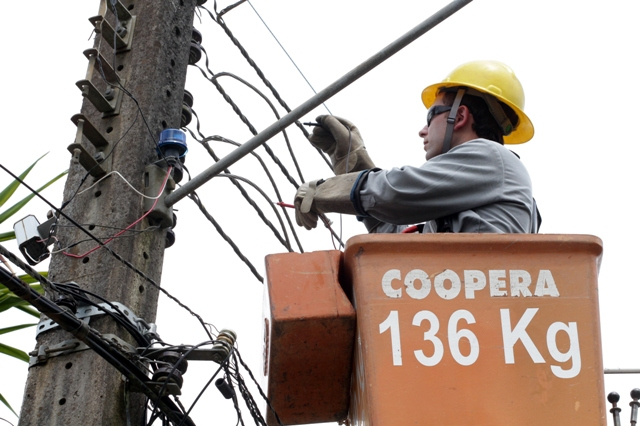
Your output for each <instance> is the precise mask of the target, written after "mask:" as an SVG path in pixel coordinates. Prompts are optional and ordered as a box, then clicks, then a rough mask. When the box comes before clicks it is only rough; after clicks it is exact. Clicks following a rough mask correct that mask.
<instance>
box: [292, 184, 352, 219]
mask: <svg viewBox="0 0 640 426" xmlns="http://www.w3.org/2000/svg"><path fill="white" fill-rule="evenodd" d="M359 174H360V173H359V172H356V173H349V174H346V175H341V176H336V177H332V178H329V179H327V180H324V181H323V180H322V179H320V180H314V181H311V182H307V183H303V184H302V185H300V187H299V188H298V192H296V196H295V198H294V200H293V204H294V206H295V207H296V223H297V224H298V225H299V226H304V227H305V228H306V229H313V228H315V227H316V226H317V224H318V215H320V214H324V213H330V212H333V213H344V214H356V210H355V208H354V207H353V204H351V188H352V187H353V184H354V183H355V182H356V179H357V178H358V175H359Z"/></svg>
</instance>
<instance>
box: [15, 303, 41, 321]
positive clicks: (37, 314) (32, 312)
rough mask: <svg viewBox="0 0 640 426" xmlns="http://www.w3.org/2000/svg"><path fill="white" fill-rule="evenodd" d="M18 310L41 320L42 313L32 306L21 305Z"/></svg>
mask: <svg viewBox="0 0 640 426" xmlns="http://www.w3.org/2000/svg"><path fill="white" fill-rule="evenodd" d="M16 309H18V310H20V311H22V312H24V313H26V314H29V315H32V316H34V317H36V318H40V312H39V311H38V310H37V309H34V308H32V307H31V306H22V305H20V306H16Z"/></svg>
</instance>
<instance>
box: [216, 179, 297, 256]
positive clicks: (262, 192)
mask: <svg viewBox="0 0 640 426" xmlns="http://www.w3.org/2000/svg"><path fill="white" fill-rule="evenodd" d="M214 177H216V178H219V177H224V178H229V179H236V180H241V181H243V182H245V183H247V184H249V185H251V186H252V187H253V189H255V190H256V191H258V192H259V193H260V195H262V196H263V197H264V199H265V200H267V203H269V206H270V207H271V209H272V210H273V212H274V213H275V214H276V217H277V218H278V222H280V226H281V227H282V230H283V231H284V240H283V239H282V236H281V235H280V234H279V233H276V234H275V235H276V237H277V238H278V240H280V242H281V243H282V244H283V245H284V246H285V248H286V249H287V250H289V252H292V251H293V249H292V248H291V242H290V241H289V235H288V234H287V230H286V229H285V226H284V222H283V221H282V217H280V213H279V212H278V209H276V204H275V203H274V202H273V201H271V199H270V198H269V196H268V195H267V194H266V193H265V192H264V191H263V190H262V189H260V187H259V186H258V185H256V184H255V183H253V182H252V181H250V180H249V179H247V178H245V177H242V176H238V175H234V174H220V175H216V176H214Z"/></svg>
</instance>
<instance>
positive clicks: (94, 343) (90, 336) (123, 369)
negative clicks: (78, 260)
mask: <svg viewBox="0 0 640 426" xmlns="http://www.w3.org/2000/svg"><path fill="white" fill-rule="evenodd" d="M0 283H2V284H4V285H5V286H7V288H9V289H10V290H11V291H13V293H14V294H16V295H17V296H18V297H20V298H21V299H24V300H26V301H27V302H29V303H30V304H31V305H33V306H34V307H35V308H36V309H38V310H39V311H40V312H42V313H43V314H45V315H46V316H48V317H49V318H51V319H52V320H53V321H55V322H56V323H58V324H59V325H60V327H61V328H62V329H63V330H65V331H68V332H70V333H71V334H73V335H74V336H75V337H76V338H78V339H79V340H81V341H82V342H84V343H85V344H86V345H87V346H89V348H90V349H92V350H93V351H95V352H96V353H97V354H98V355H99V356H100V357H102V358H103V359H105V360H106V361H107V362H108V363H109V364H111V365H113V366H114V367H115V368H116V369H117V370H118V371H119V372H120V373H122V374H123V375H124V376H125V377H126V378H128V379H130V380H135V381H136V382H137V383H138V385H139V386H140V388H141V390H142V392H144V393H145V395H147V396H155V395H156V393H155V392H154V391H153V390H152V389H151V388H150V387H148V386H147V384H146V382H147V381H148V377H147V376H146V374H145V373H144V372H143V371H141V370H140V368H139V367H138V366H137V365H136V364H135V362H133V361H132V360H131V359H130V356H131V354H124V353H122V352H120V349H118V348H116V347H115V346H114V345H112V344H110V343H109V342H108V341H106V340H105V338H104V337H103V336H102V335H101V334H100V333H99V332H98V331H97V330H95V329H93V328H91V327H89V326H88V325H87V324H85V323H84V322H82V321H80V320H79V319H78V318H76V317H75V316H73V315H72V314H70V313H69V312H67V311H65V310H63V309H61V308H60V307H59V306H57V305H56V304H55V303H53V302H52V301H51V300H49V299H47V298H46V297H43V296H42V295H40V294H39V293H38V292H36V291H35V290H33V289H32V288H31V287H29V285H27V284H26V283H24V282H23V281H21V280H19V279H18V278H16V277H15V276H12V275H11V274H10V273H9V272H7V271H5V270H4V269H3V268H0ZM158 406H159V407H160V409H161V410H162V411H163V412H165V413H167V415H168V416H169V417H170V418H171V419H172V420H173V421H175V423H177V422H178V421H181V420H182V417H178V415H177V414H176V413H178V412H179V410H177V408H176V407H175V405H174V404H173V402H172V401H171V400H169V399H167V398H161V401H160V403H159V404H158Z"/></svg>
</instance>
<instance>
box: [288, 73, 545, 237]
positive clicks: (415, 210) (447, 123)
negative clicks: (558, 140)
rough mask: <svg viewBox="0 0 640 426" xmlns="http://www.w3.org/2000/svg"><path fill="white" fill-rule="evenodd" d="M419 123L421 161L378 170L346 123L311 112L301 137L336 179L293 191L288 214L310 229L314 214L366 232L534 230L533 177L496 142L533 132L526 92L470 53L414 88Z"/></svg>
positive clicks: (523, 138)
mask: <svg viewBox="0 0 640 426" xmlns="http://www.w3.org/2000/svg"><path fill="white" fill-rule="evenodd" d="M422 102H423V103H424V105H425V106H426V107H427V108H428V113H427V124H426V125H425V126H424V128H423V129H422V130H420V132H419V135H420V137H421V138H422V139H423V141H424V150H425V151H426V159H427V161H426V162H425V163H424V164H423V165H422V166H420V167H411V166H405V167H401V168H393V169H391V170H381V169H379V168H376V167H375V165H374V164H373V162H372V161H371V159H370V158H369V155H368V154H367V151H366V148H365V146H364V144H363V142H362V138H361V136H360V133H359V132H358V129H357V128H356V127H355V126H354V125H353V124H351V123H350V122H349V121H347V120H344V119H341V118H338V117H333V116H327V115H325V116H320V117H318V119H317V121H318V124H319V125H318V126H316V127H315V128H314V129H313V134H312V135H311V136H310V137H309V141H310V142H311V143H312V144H313V145H314V146H316V147H317V148H319V149H321V150H323V151H324V152H325V153H327V154H328V155H329V157H330V158H331V161H332V164H333V170H334V173H335V174H336V176H335V177H332V178H329V179H326V180H323V179H321V180H317V181H312V182H307V183H305V184H303V185H301V186H300V188H299V189H298V192H297V193H296V196H295V200H294V204H295V207H296V221H297V223H298V225H300V226H304V227H305V228H307V229H311V228H315V227H316V224H317V221H318V214H320V213H328V212H335V213H345V214H354V215H358V217H359V219H360V220H362V222H363V223H364V224H365V225H366V227H367V229H368V230H369V232H371V233H391V232H401V231H402V230H403V229H405V228H407V226H408V225H411V224H417V223H424V225H422V226H420V227H421V228H422V229H421V230H422V232H424V233H432V232H478V233H536V232H537V231H538V228H539V225H540V215H539V213H538V210H537V207H536V203H535V200H534V199H533V195H532V189H531V179H530V178H529V174H528V173H527V170H526V168H525V167H524V165H523V164H522V162H521V161H520V159H519V158H518V157H517V156H516V155H515V154H514V153H513V152H511V151H510V150H508V149H506V148H505V147H504V144H505V143H507V144H520V143H524V142H527V141H529V140H530V139H531V138H532V137H533V125H532V123H531V121H530V120H529V118H528V117H527V116H526V115H525V113H524V111H523V108H524V91H523V90H522V86H521V84H520V81H519V80H518V79H517V78H516V76H515V74H514V73H513V71H512V70H511V69H510V68H509V67H507V66H506V65H504V64H502V63H500V62H497V61H474V62H469V63H466V64H463V65H461V66H459V67H457V68H456V69H455V70H453V71H452V72H451V73H450V74H449V75H448V76H447V77H446V78H445V79H444V81H442V82H441V83H437V84H433V85H431V86H428V87H427V88H426V89H424V90H423V92H422Z"/></svg>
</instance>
